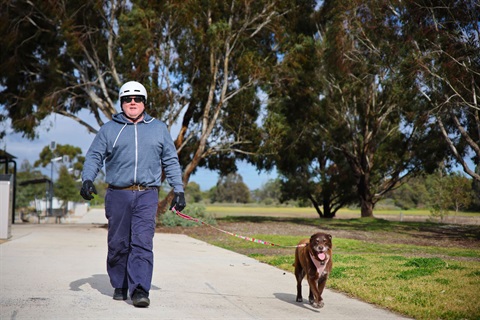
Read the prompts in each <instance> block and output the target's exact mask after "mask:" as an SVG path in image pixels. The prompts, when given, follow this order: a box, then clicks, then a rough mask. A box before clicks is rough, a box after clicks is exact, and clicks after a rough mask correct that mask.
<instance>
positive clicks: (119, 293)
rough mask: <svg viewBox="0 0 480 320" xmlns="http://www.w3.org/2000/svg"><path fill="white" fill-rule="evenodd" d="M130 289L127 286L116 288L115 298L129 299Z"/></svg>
mask: <svg viewBox="0 0 480 320" xmlns="http://www.w3.org/2000/svg"><path fill="white" fill-rule="evenodd" d="M127 294H128V289H126V288H115V291H114V292H113V299H114V300H127Z"/></svg>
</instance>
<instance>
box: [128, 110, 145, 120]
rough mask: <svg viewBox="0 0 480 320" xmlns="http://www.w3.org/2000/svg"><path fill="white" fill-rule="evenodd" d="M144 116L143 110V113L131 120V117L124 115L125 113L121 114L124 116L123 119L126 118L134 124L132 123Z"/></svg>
mask: <svg viewBox="0 0 480 320" xmlns="http://www.w3.org/2000/svg"><path fill="white" fill-rule="evenodd" d="M144 114H145V110H143V112H142V113H140V114H139V115H138V117H136V118H132V117H129V116H127V114H126V113H125V112H123V115H124V116H125V118H127V119H128V120H131V121H132V122H134V123H135V122H137V120H138V119H140V118H141V117H142V116H143V115H144Z"/></svg>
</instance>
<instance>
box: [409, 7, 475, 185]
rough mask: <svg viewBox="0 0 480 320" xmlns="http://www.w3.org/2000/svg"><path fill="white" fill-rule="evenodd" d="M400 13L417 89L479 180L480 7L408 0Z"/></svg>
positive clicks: (452, 148)
mask: <svg viewBox="0 0 480 320" xmlns="http://www.w3.org/2000/svg"><path fill="white" fill-rule="evenodd" d="M404 16H405V19H404V25H405V29H406V32H408V33H410V34H412V35H413V37H414V39H415V46H414V47H412V50H414V52H415V54H416V59H415V61H414V62H415V63H416V65H417V66H418V71H417V79H418V80H417V86H418V87H419V91H420V92H421V93H422V94H423V95H424V97H425V100H426V101H427V103H428V108H429V109H430V110H431V114H432V115H433V116H434V119H435V122H436V123H437V125H438V127H439V128H440V130H441V132H442V136H443V138H444V139H445V141H446V142H447V145H448V149H449V150H450V152H451V153H452V155H453V157H454V158H455V159H456V161H457V162H458V163H459V164H460V165H461V166H462V168H463V171H464V172H465V173H466V174H468V175H469V176H471V177H472V178H473V179H474V180H475V181H477V183H478V182H480V174H479V170H480V167H479V164H480V104H479V100H480V24H479V23H478V21H479V19H480V5H479V3H478V1H442V5H441V6H439V5H438V4H437V3H435V2H430V1H409V2H407V3H406V10H405V14H404ZM468 159H470V160H471V163H469V162H468V161H467V160H468ZM472 164H473V165H472Z"/></svg>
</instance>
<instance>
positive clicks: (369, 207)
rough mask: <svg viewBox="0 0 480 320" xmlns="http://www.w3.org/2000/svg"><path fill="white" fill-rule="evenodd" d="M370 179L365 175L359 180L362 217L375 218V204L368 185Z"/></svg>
mask: <svg viewBox="0 0 480 320" xmlns="http://www.w3.org/2000/svg"><path fill="white" fill-rule="evenodd" d="M368 180H369V179H368V177H367V176H365V175H363V176H362V177H361V178H360V181H359V182H358V195H359V196H360V205H361V217H362V218H373V207H374V206H375V203H374V202H373V197H372V194H371V192H370V189H369V186H368Z"/></svg>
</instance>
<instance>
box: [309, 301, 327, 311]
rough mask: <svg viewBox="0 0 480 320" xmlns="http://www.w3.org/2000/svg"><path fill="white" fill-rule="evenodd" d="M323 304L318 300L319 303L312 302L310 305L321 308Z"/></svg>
mask: <svg viewBox="0 0 480 320" xmlns="http://www.w3.org/2000/svg"><path fill="white" fill-rule="evenodd" d="M324 305H325V303H323V301H320V302H319V303H316V302H314V303H313V304H312V306H313V307H314V308H317V309H320V308H323V306H324Z"/></svg>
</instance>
